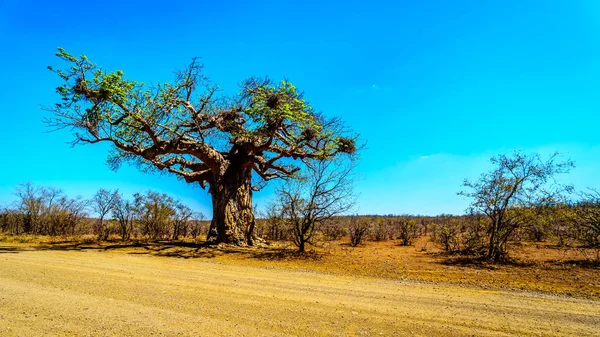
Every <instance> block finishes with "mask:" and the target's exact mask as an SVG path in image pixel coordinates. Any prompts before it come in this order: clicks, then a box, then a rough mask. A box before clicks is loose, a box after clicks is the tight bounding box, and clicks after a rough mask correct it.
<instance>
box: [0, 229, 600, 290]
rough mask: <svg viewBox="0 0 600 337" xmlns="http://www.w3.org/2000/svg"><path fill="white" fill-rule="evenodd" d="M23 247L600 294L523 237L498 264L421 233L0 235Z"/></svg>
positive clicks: (598, 279) (557, 253) (594, 282)
mask: <svg viewBox="0 0 600 337" xmlns="http://www.w3.org/2000/svg"><path fill="white" fill-rule="evenodd" d="M1 241H5V242H8V241H11V242H13V244H15V243H18V244H19V245H21V242H23V241H25V242H24V243H22V246H23V247H24V248H26V249H41V250H61V249H64V250H86V249H87V250H107V251H114V252H120V253H126V254H149V255H156V256H165V257H175V258H185V259H189V258H194V259H200V260H205V259H210V260H213V261H217V262H227V263H238V264H244V265H250V266H255V267H264V268H272V267H277V268H287V269H296V270H313V271H318V272H323V273H330V274H337V275H348V276H366V277H376V278H386V279H409V280H420V281H432V282H447V283H452V284H461V285H468V286H475V287H483V288H504V289H521V290H527V291H540V292H546V293H552V294H562V295H569V296H574V297H582V298H596V299H597V298H600V273H599V271H600V270H599V268H598V266H594V265H591V264H589V263H587V261H586V259H585V256H584V255H582V254H581V251H580V250H576V249H559V248H556V247H552V246H550V245H549V244H540V243H524V244H522V245H521V246H520V247H518V249H514V251H515V253H514V254H513V257H514V258H515V262H513V263H509V264H504V265H498V264H488V263H485V262H481V261H476V260H473V259H469V258H465V257H461V256H448V255H445V254H442V253H441V251H440V250H439V249H437V248H436V246H435V245H434V244H433V243H432V242H430V241H429V239H428V238H426V237H423V238H420V239H418V240H416V241H415V243H414V244H413V246H399V245H398V244H397V243H396V242H393V241H382V242H367V243H366V244H363V245H361V246H358V247H354V248H353V247H350V246H349V245H348V244H347V240H343V241H335V242H327V243H324V244H320V245H319V246H318V247H313V249H312V250H310V251H309V252H308V253H307V254H305V255H298V254H297V253H296V251H295V247H293V246H292V245H290V244H285V243H273V244H272V245H270V246H267V247H261V248H239V247H231V246H221V247H205V246H203V245H202V244H201V243H192V242H177V243H172V242H164V243H163V242H151V243H144V242H126V243H123V242H119V241H114V242H105V243H100V244H98V243H96V242H95V241H94V238H93V237H91V236H90V237H84V238H81V237H64V238H48V237H26V238H25V240H23V238H22V237H20V236H17V237H0V242H1Z"/></svg>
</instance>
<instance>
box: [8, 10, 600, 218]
mask: <svg viewBox="0 0 600 337" xmlns="http://www.w3.org/2000/svg"><path fill="white" fill-rule="evenodd" d="M0 42H1V45H2V52H1V53H0V73H1V74H2V75H3V78H2V80H1V81H0V111H1V114H2V119H1V120H0V144H2V150H1V151H0V158H1V162H0V163H1V164H2V165H1V166H0V173H1V175H0V204H6V203H8V202H10V201H11V200H12V196H11V193H12V191H13V189H14V187H15V186H16V185H17V184H18V183H20V182H25V181H28V180H29V181H31V182H33V183H35V184H41V185H45V186H55V187H59V188H62V189H64V190H65V191H66V192H67V193H68V194H70V195H72V196H75V195H82V196H84V197H89V196H91V195H92V194H93V193H94V192H95V191H96V190H97V189H98V188H100V187H104V188H119V189H120V190H121V191H123V192H124V193H126V194H130V193H132V192H134V191H139V190H146V189H150V188H152V189H155V190H158V191H162V192H167V193H170V194H172V195H174V196H176V197H179V198H181V199H183V200H184V201H186V202H188V203H189V204H190V205H192V206H193V207H194V208H196V209H199V210H202V211H204V212H205V213H206V214H210V211H209V210H210V198H209V196H208V195H207V194H206V192H205V191H203V190H201V189H200V188H196V187H190V186H188V185H186V184H185V183H184V182H182V181H179V180H177V179H175V178H173V177H168V176H160V175H148V174H143V173H139V172H137V171H136V170H135V169H134V168H131V167H127V166H125V167H123V168H122V169H121V170H119V171H117V172H112V171H110V170H109V169H108V167H107V166H106V165H105V159H106V154H107V148H106V146H103V145H89V146H79V147H76V148H70V147H69V146H68V145H67V144H66V142H67V141H68V140H69V139H70V135H69V133H68V132H66V131H64V132H57V133H44V131H45V126H44V125H43V124H42V122H41V119H42V118H43V117H44V116H46V114H47V113H46V112H44V111H42V110H41V109H40V105H50V104H52V103H53V102H55V101H57V100H58V97H57V95H55V94H54V88H55V87H56V85H57V84H58V83H59V81H58V78H57V77H56V75H55V74H52V73H51V72H49V71H47V70H46V66H48V65H50V64H54V65H57V64H59V62H58V60H57V59H56V58H55V57H54V53H55V51H56V47H58V46H61V47H64V48H65V49H66V50H67V51H69V52H71V53H74V54H76V55H79V54H86V55H88V56H89V57H90V59H91V60H92V61H93V62H96V63H98V64H99V65H101V66H103V67H104V68H106V69H110V70H115V69H122V70H124V71H125V74H126V76H127V77H128V78H130V79H137V80H141V81H145V82H147V83H148V82H152V83H157V82H160V81H168V80H171V79H172V71H173V70H174V69H176V68H181V67H183V66H185V65H186V64H187V63H188V62H189V60H190V58H191V57H192V56H200V57H202V60H203V62H204V64H205V70H206V74H207V75H208V76H209V77H210V78H211V79H212V80H213V82H215V83H218V84H219V85H221V86H222V87H223V88H224V90H227V91H233V90H235V89H236V87H237V85H238V83H240V82H241V81H242V80H243V79H244V78H246V77H248V76H252V75H258V76H263V75H269V76H270V77H271V78H274V79H279V78H283V77H287V78H288V79H290V80H291V81H292V82H294V83H295V84H296V86H297V87H298V88H300V89H301V90H303V91H304V92H305V97H306V98H307V99H308V100H309V101H310V102H311V103H312V104H313V105H314V106H315V107H316V108H317V109H318V110H322V111H323V112H325V113H326V114H327V115H330V116H334V115H338V116H341V117H342V118H343V119H344V120H345V121H346V122H347V124H348V126H350V127H351V128H353V129H354V130H356V131H357V132H359V133H360V134H361V137H362V139H363V140H365V141H367V144H368V148H367V149H366V150H365V151H364V152H363V153H362V160H361V163H360V166H359V167H358V170H359V173H360V174H361V175H362V176H363V179H362V180H361V181H360V182H358V184H357V192H359V193H360V198H359V205H358V209H357V211H358V212H359V213H371V214H372V213H379V214H389V213H395V214H399V213H420V214H438V213H462V212H463V211H464V209H465V208H466V207H467V204H468V201H467V200H465V199H464V198H463V197H460V196H457V195H456V192H457V191H458V190H460V185H461V182H462V180H463V178H466V177H472V178H475V177H477V175H478V174H479V173H481V172H483V171H484V170H487V169H489V163H488V158H489V157H491V156H492V155H495V154H498V153H504V152H509V151H512V150H514V149H522V150H524V151H527V152H542V153H549V152H553V151H555V150H558V151H561V152H564V153H566V154H567V156H569V157H570V158H572V159H573V160H575V162H576V164H577V168H576V169H575V170H574V171H573V172H572V173H571V174H570V175H569V176H568V177H567V178H566V181H569V182H572V183H574V184H575V185H576V187H578V188H581V189H583V188H585V187H588V186H591V187H600V178H599V175H598V172H599V171H600V134H599V133H598V126H599V122H600V117H599V116H600V114H599V112H600V2H598V1H595V0H590V1H577V0H572V1H552V0H544V1H527V0H519V1H510V0H508V1H477V0H473V1H460V0H457V1H410V2H409V1H388V2H385V1H374V0H369V1H323V0H321V1H315V2H311V1H297V2H295V1H260V2H251V1H239V2H232V1H229V2H227V1H212V2H207V1H190V2H187V3H186V2H185V1H169V2H160V3H159V2H156V3H153V2H152V1H112V0H107V1H101V2H90V1H74V2H64V1H38V2H35V1H14V0H4V1H2V2H0ZM271 194H272V189H269V188H267V189H266V190H264V191H263V192H260V193H258V194H255V202H257V203H258V204H259V206H260V205H264V203H265V200H266V199H268V198H269V197H270V196H271Z"/></svg>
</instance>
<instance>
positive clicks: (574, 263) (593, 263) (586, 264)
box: [553, 259, 600, 269]
mask: <svg viewBox="0 0 600 337" xmlns="http://www.w3.org/2000/svg"><path fill="white" fill-rule="evenodd" d="M553 264H554V265H557V266H562V267H579V268H589V269H600V260H591V259H587V260H560V261H554V262H553Z"/></svg>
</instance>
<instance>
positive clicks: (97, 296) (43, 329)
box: [0, 243, 600, 336]
mask: <svg viewBox="0 0 600 337" xmlns="http://www.w3.org/2000/svg"><path fill="white" fill-rule="evenodd" d="M0 246H1V248H0V335H1V336H36V335H59V336H62V335H78V336H86V335H93V336H111V335H136V336H138V335H152V334H154V335H166V336H171V335H190V336H197V335H202V336H208V335H217V336H228V335H245V336H281V335H300V336H319V335H323V336H327V335H331V336H345V335H372V336H378V335H417V336H418V335H421V336H462V335H477V336H488V335H489V336H505V335H519V336H540V335H545V336H597V335H598V334H599V332H598V331H599V329H598V327H600V302H598V301H597V300H596V299H580V298H572V297H565V296H555V295H546V294H541V293H539V292H529V291H514V290H509V289H498V288H490V289H484V288H480V287H464V286H460V285H455V284H451V282H453V281H452V280H454V279H456V278H458V276H457V275H459V274H461V273H463V274H464V275H467V276H466V278H467V279H470V280H472V281H473V280H474V281H473V282H472V283H477V282H479V281H478V280H480V279H481V280H484V281H485V280H487V278H488V277H492V276H493V275H500V274H503V273H508V274H511V273H510V269H509V270H508V271H507V270H504V269H503V268H500V269H499V270H498V269H487V268H480V267H471V266H456V265H454V266H452V265H444V264H440V263H437V262H435V259H438V258H440V257H439V256H435V255H430V254H427V253H425V252H420V251H418V250H416V249H415V248H414V247H395V246H391V244H388V243H378V244H369V245H367V246H366V247H361V248H358V249H351V248H348V247H345V246H343V245H339V244H334V245H333V246H330V247H325V248H322V249H320V254H319V255H317V257H316V258H302V259H298V258H296V257H294V256H293V255H290V254H287V253H285V251H284V252H282V251H280V250H273V249H258V250H244V249H233V248H227V249H204V248H203V249H196V248H193V247H192V248H190V247H171V246H164V245H148V246H140V247H127V248H123V247H121V248H119V249H105V248H109V247H110V246H109V245H104V246H102V247H98V246H97V245H95V244H88V245H87V246H86V245H83V246H82V245H68V244H65V245H62V246H61V245H59V246H58V247H57V246H50V245H41V246H40V245H36V244H34V245H32V244H14V243H13V244H2V245H0ZM85 247H88V248H90V249H83V250H80V249H81V248H85ZM57 248H60V249H57ZM96 248H102V249H96ZM112 248H114V247H112ZM65 249H70V250H65ZM411 252H412V253H411ZM390 254H391V256H390ZM395 254H397V255H395ZM158 255H165V256H168V257H165V256H158ZM192 256H194V257H196V258H187V259H184V258H177V257H192ZM344 256H345V257H344ZM400 256H404V257H405V259H401V258H400ZM415 259H417V262H414V261H415ZM418 259H433V260H434V261H430V262H427V263H430V264H429V265H427V263H425V262H424V261H423V260H420V262H418V261H419V260H418ZM378 261H379V262H382V261H387V264H383V266H379V267H378V266H372V267H373V268H372V270H371V269H369V268H365V267H366V266H367V265H369V264H371V263H375V262H378ZM411 261H412V262H411ZM400 266H404V267H405V268H402V267H400ZM417 266H421V267H422V268H421V270H417ZM506 268H521V269H527V267H506ZM455 269H456V271H455V272H454V274H455V275H454V276H452V272H451V271H452V270H455ZM479 269H481V272H480V274H481V275H488V274H489V275H491V276H489V275H488V276H479V277H480V279H479V278H477V277H476V276H474V275H475V274H477V273H475V271H476V270H479ZM368 270H371V271H368ZM595 272H596V274H597V270H596V271H595ZM394 273H396V274H394ZM446 274H448V275H450V276H448V275H446ZM369 275H370V276H369ZM377 275H379V276H377ZM394 275H395V276H394ZM427 275H431V276H432V277H431V278H430V280H439V279H442V280H444V279H445V278H448V281H450V282H437V281H436V282H420V281H413V280H401V278H403V277H409V278H412V279H419V278H421V279H427V277H426V276H427ZM394 278H395V279H394ZM507 278H509V277H507ZM488 281H489V280H488ZM488 281H485V282H483V281H482V283H484V284H487V283H490V284H491V285H492V286H493V285H494V283H493V282H491V281H490V282H488ZM596 281H597V279H596ZM486 282H487V283H486Z"/></svg>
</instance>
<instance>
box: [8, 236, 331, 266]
mask: <svg viewBox="0 0 600 337" xmlns="http://www.w3.org/2000/svg"><path fill="white" fill-rule="evenodd" d="M44 250H55V251H122V252H123V253H126V254H131V255H153V256H163V257H176V258H184V259H190V258H215V257H218V256H224V255H237V256H238V257H240V258H242V259H243V258H248V259H257V260H264V261H282V260H319V259H320V258H321V257H322V254H321V253H318V252H314V251H312V252H306V253H298V251H297V250H295V249H290V248H288V247H286V246H271V245H261V246H258V247H238V246H234V245H224V244H219V245H213V244H208V243H206V242H200V243H195V242H185V241H123V242H115V241H112V242H100V243H89V242H86V243H82V242H60V243H44V244H37V245H34V244H30V245H27V246H0V253H18V252H21V251H44Z"/></svg>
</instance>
